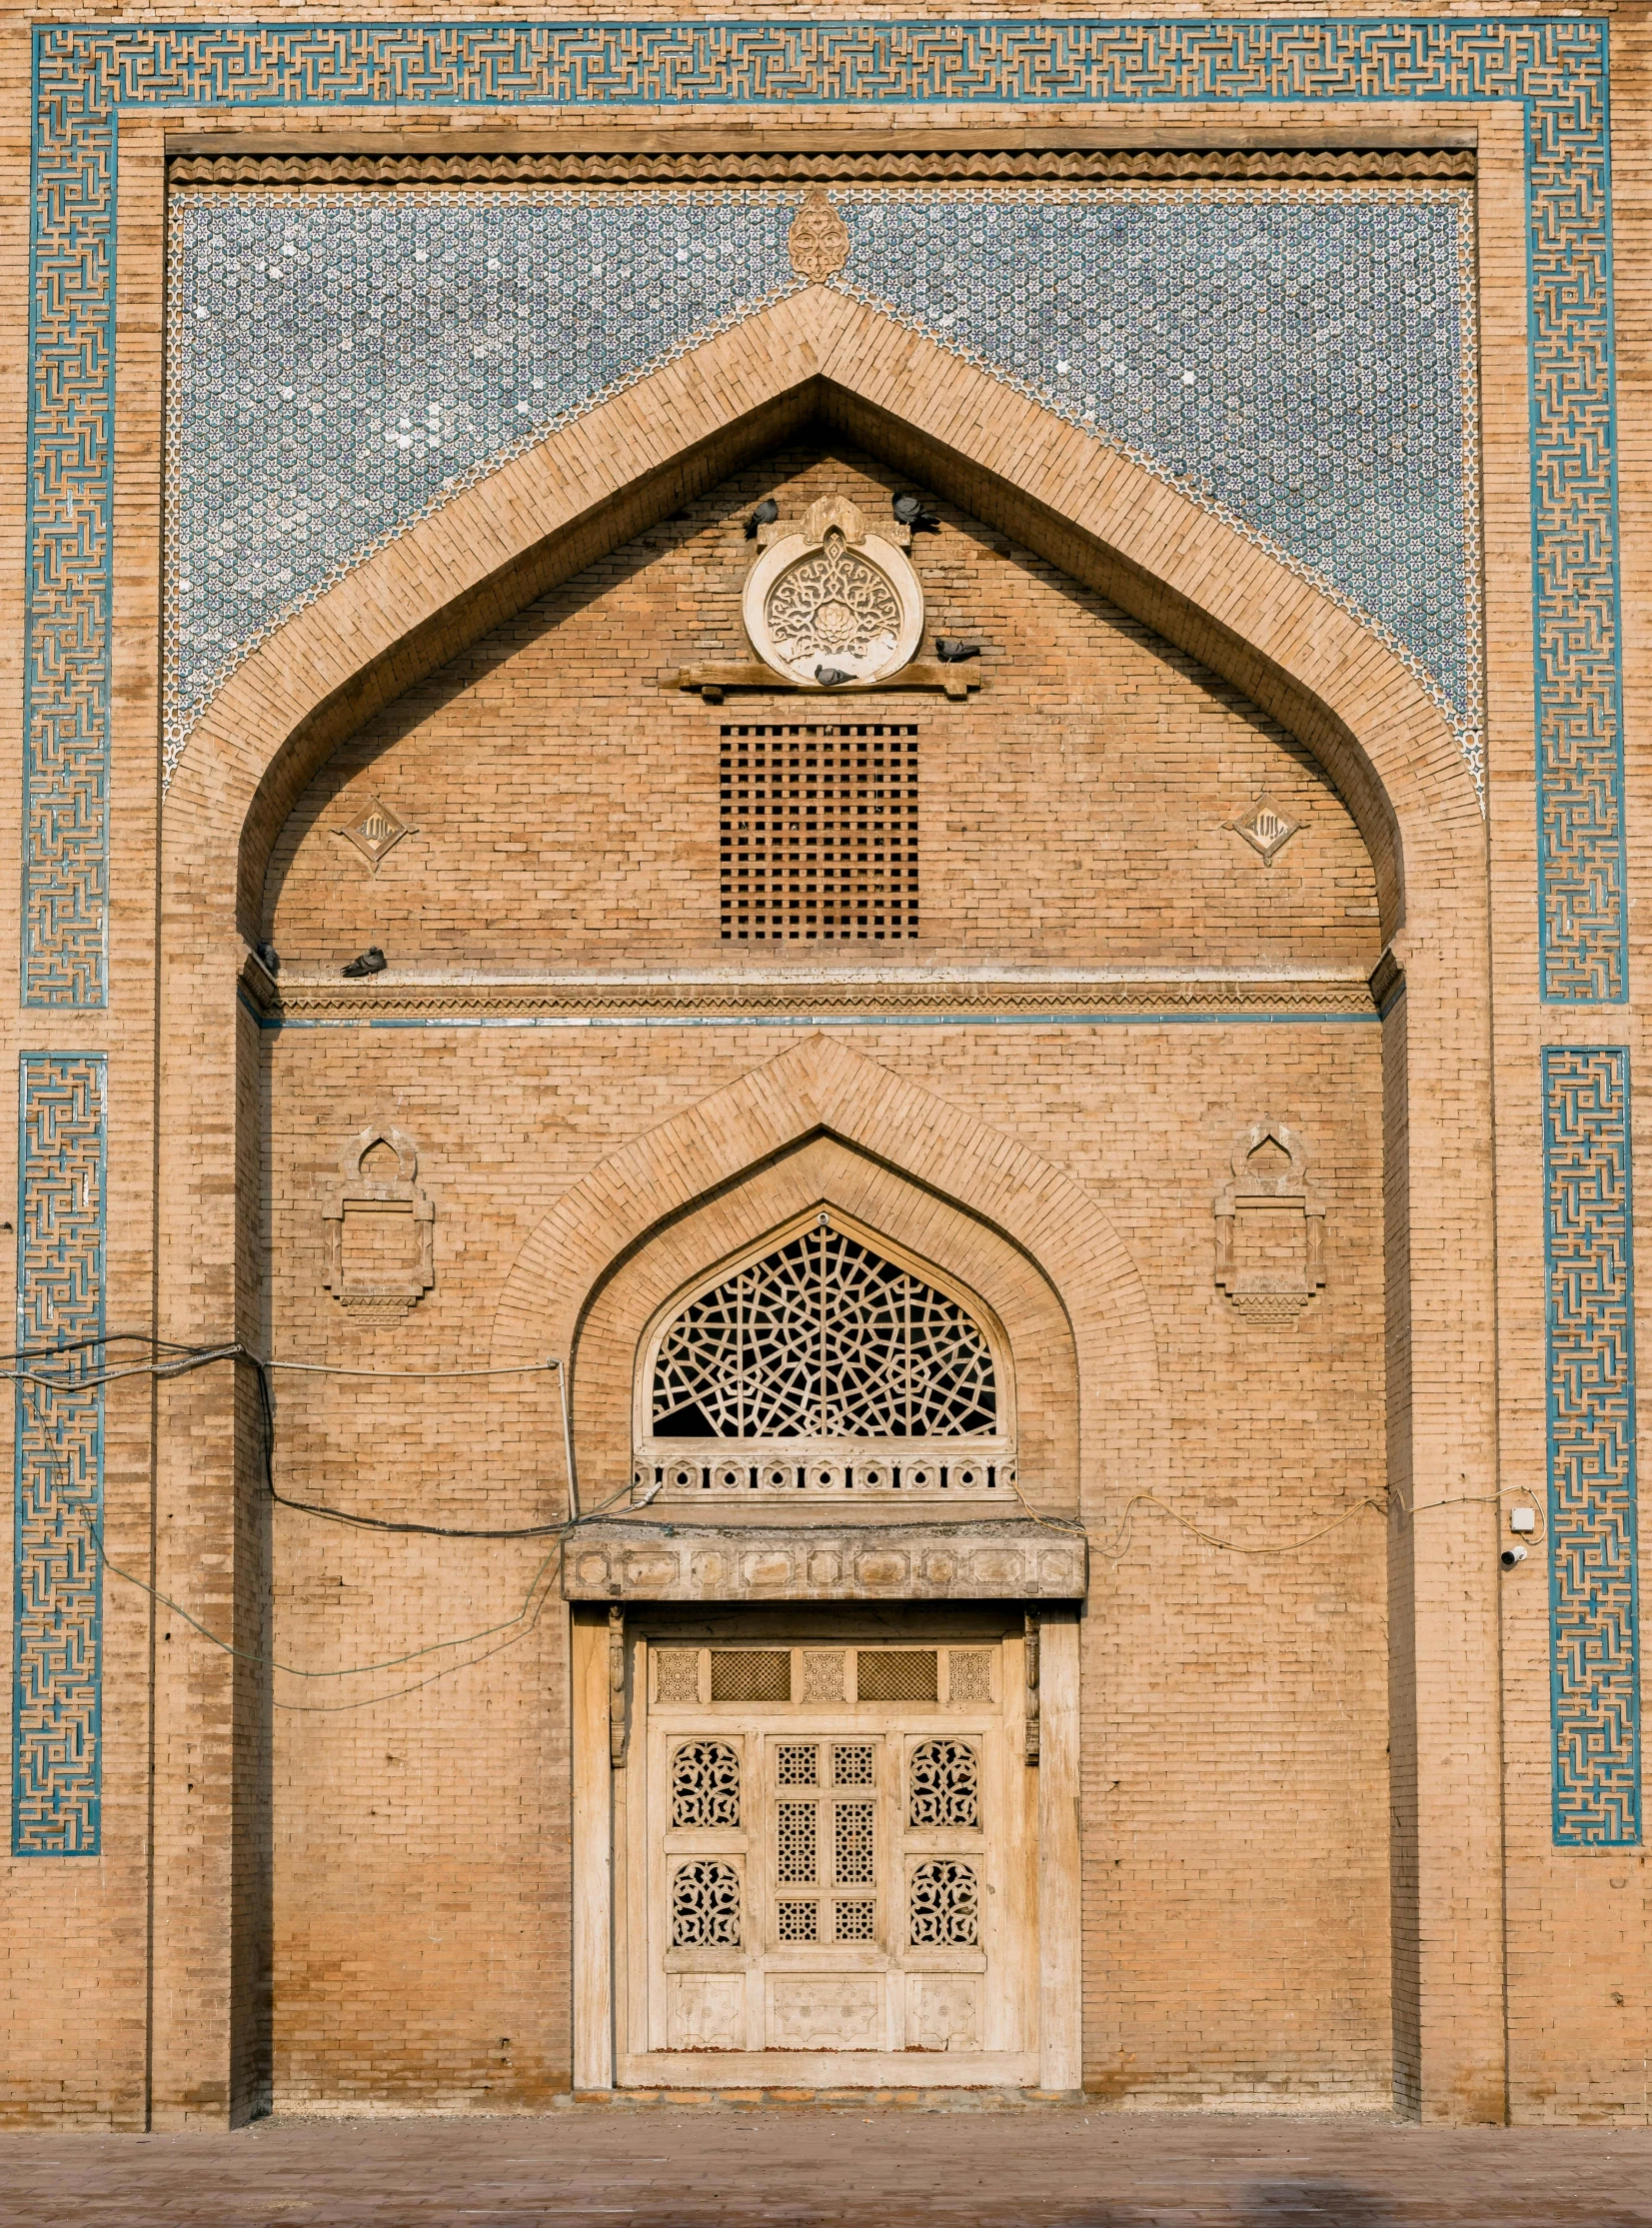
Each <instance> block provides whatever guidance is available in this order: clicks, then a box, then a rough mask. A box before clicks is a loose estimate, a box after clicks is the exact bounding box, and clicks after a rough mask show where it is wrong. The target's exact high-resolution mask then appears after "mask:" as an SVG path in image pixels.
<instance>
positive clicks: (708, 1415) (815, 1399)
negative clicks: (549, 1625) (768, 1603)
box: [637, 1213, 1011, 1494]
mask: <svg viewBox="0 0 1652 2228" xmlns="http://www.w3.org/2000/svg"><path fill="white" fill-rule="evenodd" d="M891 1251H892V1249H891ZM1005 1377H1006V1371H1005V1368H1004V1364H1003V1360H1002V1357H1001V1352H1000V1350H999V1349H998V1348H997V1347H996V1346H995V1344H994V1341H993V1339H992V1338H991V1336H990V1335H989V1333H988V1331H987V1330H986V1328H985V1326H984V1324H983V1323H982V1322H981V1321H980V1320H979V1319H978V1318H977V1315H976V1314H975V1312H974V1311H972V1310H971V1308H970V1307H969V1305H968V1304H967V1303H966V1302H965V1301H964V1300H963V1298H962V1297H961V1296H959V1295H958V1294H957V1293H955V1292H952V1291H949V1290H945V1289H943V1288H941V1286H940V1285H939V1284H938V1283H937V1282H935V1281H933V1280H932V1277H931V1276H926V1275H924V1274H921V1273H920V1272H919V1271H918V1270H917V1268H916V1267H915V1266H913V1265H911V1264H908V1263H904V1262H902V1261H899V1260H897V1259H894V1258H892V1257H890V1254H889V1253H885V1252H883V1251H881V1250H880V1249H879V1248H878V1247H877V1246H876V1245H875V1244H873V1243H872V1242H870V1241H869V1239H868V1238H866V1237H863V1236H860V1235H858V1234H856V1233H854V1232H853V1231H851V1230H848V1229H844V1228H842V1227H840V1226H838V1224H837V1223H836V1222H835V1220H834V1219H833V1218H832V1217H830V1216H828V1215H826V1214H825V1213H822V1214H819V1215H818V1216H817V1217H816V1219H815V1221H814V1222H813V1223H812V1224H811V1225H810V1226H808V1227H806V1228H803V1229H800V1230H798V1231H797V1232H796V1234H795V1235H792V1236H788V1237H785V1238H783V1239H781V1240H780V1241H779V1242H777V1243H775V1244H774V1245H773V1246H771V1247H770V1248H769V1249H768V1250H766V1251H765V1252H763V1253H762V1254H760V1255H758V1256H756V1257H754V1258H753V1259H751V1260H749V1261H746V1262H744V1263H743V1264H742V1265H741V1266H740V1267H738V1268H736V1269H734V1270H733V1271H732V1272H730V1273H729V1274H728V1275H726V1276H724V1277H723V1278H722V1279H721V1280H720V1281H719V1282H718V1283H716V1284H714V1285H712V1286H711V1287H710V1288H708V1289H706V1290H703V1291H700V1292H698V1293H696V1294H695V1295H694V1296H693V1297H692V1298H690V1299H689V1300H688V1301H687V1302H686V1303H684V1304H683V1305H681V1306H679V1307H677V1308H676V1309H675V1310H674V1311H673V1312H672V1314H671V1315H670V1316H669V1317H668V1318H667V1320H666V1322H665V1323H664V1325H663V1326H662V1328H661V1329H660V1331H659V1333H658V1335H657V1337H656V1338H655V1339H654V1341H653V1343H652V1346H651V1348H650V1352H649V1356H648V1362H647V1368H646V1374H645V1381H644V1384H643V1385H642V1386H641V1387H640V1388H639V1389H640V1393H641V1395H642V1396H641V1398H640V1400H639V1409H640V1413H639V1419H638V1420H639V1426H640V1428H639V1439H640V1441H641V1442H642V1443H641V1444H640V1446H639V1459H638V1472H637V1484H638V1486H639V1487H640V1488H643V1489H647V1488H648V1487H650V1486H653V1487H655V1488H657V1489H665V1488H670V1489H672V1490H673V1491H677V1492H682V1491H693V1492H696V1493H703V1492H710V1491H718V1492H723V1493H752V1492H759V1491H762V1490H764V1489H765V1488H768V1489H770V1490H789V1491H810V1490H814V1491H831V1492H836V1491H856V1490H859V1491H866V1492H917V1493H920V1494H927V1493H931V1492H945V1493H963V1494H971V1493H976V1492H988V1493H989V1492H994V1491H996V1490H997V1489H998V1487H999V1486H1000V1485H1005V1484H1007V1483H1008V1482H1009V1477H1010V1472H1009V1470H1008V1469H1007V1467H1006V1463H1007V1460H1008V1457H1009V1455H1010V1451H1011V1449H1010V1444H1009V1434H1008V1417H1007V1414H1006V1412H1005V1411H1006V1407H1007V1398H1008V1385H1007V1383H1006V1381H1005Z"/></svg>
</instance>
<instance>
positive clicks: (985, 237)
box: [166, 187, 1480, 775]
mask: <svg viewBox="0 0 1652 2228" xmlns="http://www.w3.org/2000/svg"><path fill="white" fill-rule="evenodd" d="M801 198H802V196H801V195H800V194H797V193H786V192H779V191H768V192H765V191H763V190H752V191H744V192H742V191H723V192H716V191H705V192H688V193H675V192H662V191H658V190H657V191H653V192H640V193H625V192H620V191H611V192H596V193H592V192H579V191H569V190H566V189H565V190H560V191H559V190H554V189H552V190H545V191H524V192H517V193H512V192H502V191H494V192H488V191H472V192H424V193H420V192H417V191H410V192H404V193H394V194H387V193H348V192H326V191H323V192H317V193H279V192H278V193H271V192H268V191H266V192H263V193H260V192H257V191H255V190H245V191H237V192H219V193H214V192H210V191H201V190H196V191H192V192H188V193H184V194H180V195H178V196H177V197H175V200H174V204H173V211H172V226H171V240H172V247H171V289H170V297H169V299H170V305H171V316H170V324H169V332H168V367H169V368H168V398H169V414H168V421H169V422H168V437H167V451H168V457H169V459H170V480H169V490H168V519H169V550H168V611H167V622H168V625H167V633H168V642H167V657H166V670H167V751H168V771H169V772H170V769H171V766H172V765H173V764H174V763H175V762H176V757H177V754H178V753H179V752H180V751H181V750H182V748H183V746H184V743H185V741H186V740H187V738H188V735H189V732H190V729H191V728H192V727H193V725H194V724H195V722H196V721H197V720H198V719H199V717H200V715H201V713H202V711H203V710H204V709H205V707H206V705H207V703H208V702H209V701H210V699H211V697H212V695H213V693H214V691H215V690H216V689H217V688H218V687H219V686H220V685H221V684H222V682H223V680H224V678H225V677H226V675H227V674H228V673H229V672H230V671H231V670H232V669H233V667H234V666H235V665H236V664H237V663H239V661H240V660H241V659H242V658H244V657H245V656H246V655H247V654H248V652H249V651H250V650H252V649H253V648H254V647H255V646H256V645H257V644H258V643H259V642H260V641H261V640H263V639H264V637H265V636H266V635H267V634H268V633H269V632H270V630H271V628H272V627H274V626H276V625H278V624H279V623H280V622H281V620H282V619H284V618H286V617H288V616H290V614H291V613H292V612H294V611H295V610H297V609H298V608H299V607H300V606H301V605H302V604H303V603H305V602H307V601H309V600H310V599H311V598H312V597H314V596H316V595H317V594H319V593H320V592H321V591H322V590H323V589H324V588H325V587H327V586H328V585H329V584H330V583H331V582H333V581H335V580H337V579H338V578H339V577H340V575H341V574H342V573H343V572H345V571H346V570H348V569H349V567H350V566H352V565H354V564H359V563H360V562H361V561H362V560H363V559H364V558H365V557H367V556H369V555H371V554H372V552H373V551H374V550H376V549H379V548H382V547H383V546H384V543H385V542H386V541H387V540H388V539H389V538H390V537H391V536H393V535H395V534H398V533H402V532H405V531H406V529H407V528H408V527H409V526H410V525H412V524H413V523H414V522H415V521H416V520H418V519H420V518H424V517H428V516H429V514H430V513H431V511H432V510H434V509H435V508H436V507H437V506H438V505H439V504H440V503H441V502H442V501H443V500H445V499H446V498H447V497H449V496H451V495H452V494H453V493H455V492H456V491H457V490H458V489H460V488H462V487H466V486H469V485H470V484H471V483H472V482H474V481H475V480H477V479H479V478H481V477H482V476H483V475H484V474H485V473H487V472H488V471H490V470H493V469H496V468H497V467H498V466H499V465H500V464H501V463H503V462H504V461H505V460H507V459H508V458H510V457H512V456H515V455H517V454H519V453H520V452H521V451H522V450H523V449H524V448H526V447H528V446H529V445H530V444H531V443H533V442H534V441H536V440H539V439H542V438H543V437H544V436H545V435H546V434H547V433H548V432H550V431H552V430H554V429H555V428H556V427H558V426H560V425H565V424H567V423H568V422H569V421H570V420H571V419H573V418H575V417H577V416H579V415H580V414H581V413H583V412H585V411H588V410H591V409H593V408H595V407H596V405H597V404H598V403H600V402H602V401H603V400H605V399H606V398H607V397H608V396H609V395H612V394H614V393H616V392H618V391H619V390H620V389H621V388H623V387H625V386H628V385H630V384H633V383H634V382H635V381H637V380H638V379H640V378H643V377H645V376H646V375H647V374H648V373H649V372H650V371H652V370H654V369H655V368H656V367H657V366H658V365H660V364H661V363H663V362H664V361H666V360H667V358H668V357H670V356H673V355H678V354H681V353H683V352H684V351H685V350H687V349H688V348H691V347H693V346H694V345H696V344H697V343H698V342H700V341H703V340H705V339H706V338H708V337H709V336H710V335H711V334H713V333H715V332H720V331H722V330H724V329H726V328H727V327H728V326H729V325H731V324H733V323H735V322H736V321H738V319H739V318H741V317H743V316H745V315H748V314H750V312H751V311H752V310H754V309H757V308H759V307H761V306H762V305H763V304H765V303H767V302H771V301H775V300H778V299H780V298H781V297H782V296H783V295H785V294H788V293H791V292H794V291H796V290H797V289H798V287H799V286H800V285H801V284H802V282H801V281H800V280H798V279H797V278H796V277H795V275H794V274H793V271H792V267H791V263H790V260H789V258H788V255H787V251H786V235H787V231H788V228H789V226H790V223H791V220H792V217H793V215H794V214H795V212H796V208H797V205H798V203H799V201H800V200H801ZM834 198H836V200H837V201H838V203H839V206H840V207H841V208H842V210H843V212H844V215H845V217H846V219H847V222H848V227H849V235H850V242H851V245H850V252H849V261H848V268H847V270H846V271H845V272H844V274H843V276H842V279H841V280H840V281H839V282H836V283H838V284H839V285H841V287H842V288H843V289H844V290H845V291H847V292H849V293H851V294H853V295H854V296H855V297H856V298H857V299H859V300H862V301H868V302H872V303H874V304H875V305H876V306H877V307H878V308H880V309H882V310H885V311H886V312H888V313H889V314H890V315H891V316H893V317H894V318H896V319H898V320H899V322H901V323H902V324H906V325H909V326H912V327H915V328H916V329H917V330H919V331H921V332H924V333H926V334H928V335H930V336H931V337H932V338H934V339H936V340H938V341H940V342H941V343H942V345H944V346H946V347H949V348H952V349H954V350H956V351H957V352H958V353H959V354H960V355H962V356H963V357H964V358H965V359H966V360H967V361H968V362H970V363H972V364H977V365H980V366H982V367H983V368H984V369H986V370H987V371H988V372H990V373H992V374H993V375H995V376H996V377H998V378H1001V379H1004V380H1006V381H1008V382H1009V383H1010V384H1011V385H1013V386H1015V387H1016V388H1018V389H1020V390H1021V391H1022V392H1023V393H1026V394H1029V395H1031V396H1032V397H1033V398H1034V399H1035V400H1037V401H1039V402H1040V403H1042V404H1044V405H1046V406H1047V407H1049V408H1051V409H1053V410H1055V411H1056V412H1057V413H1058V414H1060V415H1061V416H1063V417H1065V418H1068V419H1069V420H1070V421H1071V422H1072V423H1074V424H1077V425H1081V426H1083V427H1084V428H1085V429H1086V430H1087V431H1089V432H1091V433H1093V434H1094V435H1095V436H1096V438H1097V439H1098V440H1099V441H1105V442H1107V443H1108V444H1109V445H1111V446H1114V447H1117V448H1122V449H1124V450H1125V451H1126V452H1127V453H1128V454H1129V455H1131V456H1132V457H1135V458H1137V459H1139V460H1140V461H1141V462H1142V463H1144V464H1145V465H1147V466H1148V468H1149V469H1151V470H1153V471H1155V472H1158V473H1159V474H1161V475H1162V476H1164V477H1166V478H1168V479H1170V480H1172V481H1173V482H1174V483H1175V484H1176V485H1177V486H1178V487H1180V488H1181V489H1182V490H1183V491H1184V492H1185V493H1187V494H1188V495H1190V496H1191V497H1192V499H1193V500H1194V501H1195V502H1198V503H1201V504H1204V505H1206V506H1208V507H1209V508H1210V509H1212V510H1214V511H1216V512H1218V513H1219V514H1220V515H1221V516H1222V517H1223V518H1225V519H1227V520H1228V521H1229V522H1230V523H1232V524H1234V525H1236V526H1237V527H1239V529H1240V531H1242V532H1244V533H1246V534H1248V535H1250V536H1251V537H1252V538H1253V539H1255V540H1257V541H1259V542H1261V543H1263V544H1264V545H1265V546H1266V547H1267V548H1269V549H1270V550H1272V551H1273V552H1274V553H1275V554H1277V555H1279V556H1281V557H1282V558H1283V559H1284V560H1285V562H1286V563H1288V564H1290V565H1292V566H1293V567H1294V568H1295V569H1296V570H1297V571H1298V572H1301V573H1303V574H1306V575H1307V576H1308V577H1309V578H1311V579H1312V580H1314V582H1315V583H1316V584H1318V585H1320V586H1322V587H1324V588H1325V589H1326V590H1327V591H1328V592H1329V593H1330V594H1331V595H1333V596H1334V597H1336V599H1337V600H1338V601H1339V602H1341V603H1342V604H1343V605H1344V606H1346V607H1347V608H1348V609H1349V610H1351V611H1354V612H1356V613H1358V614H1359V615H1360V616H1361V617H1362V618H1365V619H1367V620H1369V621H1371V623H1373V624H1374V625H1375V626H1376V627H1377V630H1378V632H1379V633H1380V634H1382V636H1383V637H1384V639H1385V640H1387V641H1388V642H1389V643H1391V644H1392V645H1393V646H1394V647H1395V648H1396V649H1397V650H1398V651H1399V652H1400V654H1401V656H1402V657H1404V659H1405V661H1406V663H1407V664H1408V665H1409V666H1410V667H1411V668H1412V670H1413V671H1414V672H1416V673H1417V674H1418V676H1419V678H1420V679H1421V680H1422V682H1423V684H1424V686H1425V687H1426V688H1427V689H1428V691H1429V693H1430V695H1431V696H1432V697H1433V698H1434V700H1435V701H1436V703H1437V704H1438V705H1439V706H1440V708H1441V710H1442V711H1443V712H1444V713H1445V715H1446V717H1447V719H1448V721H1449V722H1450V724H1451V726H1452V727H1453V729H1454V730H1455V732H1456V733H1457V735H1458V737H1459V740H1460V741H1461V743H1462V746H1463V748H1464V750H1465V752H1466V753H1467V754H1468V756H1469V758H1470V761H1471V763H1472V764H1473V765H1474V766H1475V770H1476V774H1477V775H1478V770H1479V751H1480V682H1479V610H1478V579H1479V552H1478V511H1477V503H1476V497H1475V492H1474V491H1475V488H1476V474H1475V463H1474V453H1473V443H1474V425H1475V397H1474V391H1473V376H1474V350H1473V314H1472V292H1471V287H1472V227H1471V213H1472V199H1471V196H1470V195H1469V194H1468V192H1467V191H1466V190H1464V189H1462V188H1443V189H1417V188H1387V189H1384V188H1371V189H1343V190H1335V189H1332V190H1327V191H1314V190H1305V189H1301V188H1296V189H1291V188H1286V189H1273V190H1269V189H1257V190H1248V191H1247V190H1237V189H1222V190H1219V191H1215V192H1212V191H1209V190H1207V189H1198V188H1194V189H1173V188H1168V189H1151V190H1149V189H1128V188H1125V189H1117V188H1107V187H1099V188H1072V189H1043V190H1040V189H1031V190H1021V189H1015V188H1005V189H996V190H993V189H978V190H972V191H965V192H962V193H959V192H943V191H933V192H913V191H908V190H903V189H862V190H859V191H855V192H852V193H843V194H839V195H837V196H835V197H834ZM1103 302H1104V303H1105V304H1106V314H1105V315H1103V314H1102V312H1101V309H1100V305H1101V304H1102V303H1103Z"/></svg>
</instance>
